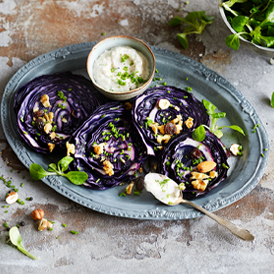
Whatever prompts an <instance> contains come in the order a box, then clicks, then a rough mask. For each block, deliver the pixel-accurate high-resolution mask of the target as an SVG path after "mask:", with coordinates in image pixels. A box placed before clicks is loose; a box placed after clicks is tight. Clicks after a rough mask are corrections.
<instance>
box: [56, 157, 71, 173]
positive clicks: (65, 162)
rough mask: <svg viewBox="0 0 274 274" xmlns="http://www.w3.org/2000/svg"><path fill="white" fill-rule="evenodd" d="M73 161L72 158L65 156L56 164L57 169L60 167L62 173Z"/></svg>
mask: <svg viewBox="0 0 274 274" xmlns="http://www.w3.org/2000/svg"><path fill="white" fill-rule="evenodd" d="M72 161H73V157H69V156H65V157H64V158H62V159H61V160H60V161H59V162H58V168H59V169H60V166H61V168H62V171H63V172H64V171H66V170H67V169H68V167H69V164H70V163H71V162H72Z"/></svg>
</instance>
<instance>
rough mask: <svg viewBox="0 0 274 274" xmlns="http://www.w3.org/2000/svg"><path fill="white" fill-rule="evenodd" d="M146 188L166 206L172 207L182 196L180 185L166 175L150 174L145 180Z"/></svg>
mask: <svg viewBox="0 0 274 274" xmlns="http://www.w3.org/2000/svg"><path fill="white" fill-rule="evenodd" d="M144 187H145V189H146V190H147V191H148V192H151V194H152V195H153V196H154V197H155V198H156V199H157V200H159V201H161V202H162V203H164V204H167V205H172V204H174V203H175V202H176V201H177V200H178V199H179V197H180V196H181V190H180V187H179V185H178V184H177V183H176V182H174V181H173V180H171V179H170V178H168V177H167V176H165V175H162V174H158V173H148V174H147V175H146V176H145V178H144Z"/></svg>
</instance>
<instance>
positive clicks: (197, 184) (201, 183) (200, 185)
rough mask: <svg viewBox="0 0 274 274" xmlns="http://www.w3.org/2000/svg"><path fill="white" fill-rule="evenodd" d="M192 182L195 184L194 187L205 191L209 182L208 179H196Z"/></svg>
mask: <svg viewBox="0 0 274 274" xmlns="http://www.w3.org/2000/svg"><path fill="white" fill-rule="evenodd" d="M191 184H192V185H193V187H194V188H195V189H197V190H201V191H204V190H205V189H206V186H207V184H208V180H204V181H203V180H195V181H192V182H191Z"/></svg>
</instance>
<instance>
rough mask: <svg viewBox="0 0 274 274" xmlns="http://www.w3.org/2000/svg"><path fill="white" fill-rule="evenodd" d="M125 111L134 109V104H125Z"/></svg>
mask: <svg viewBox="0 0 274 274" xmlns="http://www.w3.org/2000/svg"><path fill="white" fill-rule="evenodd" d="M125 109H127V110H130V109H132V104H131V103H130V102H126V103H125Z"/></svg>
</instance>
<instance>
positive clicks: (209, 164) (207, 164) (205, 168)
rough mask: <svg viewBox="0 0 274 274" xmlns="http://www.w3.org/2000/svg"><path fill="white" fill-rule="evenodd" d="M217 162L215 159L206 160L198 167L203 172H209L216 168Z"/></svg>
mask: <svg viewBox="0 0 274 274" xmlns="http://www.w3.org/2000/svg"><path fill="white" fill-rule="evenodd" d="M215 166H216V163H215V162H213V161H204V162H201V163H200V164H198V165H197V169H198V171H199V172H201V173H207V172H209V171H211V170H212V169H213V168H215Z"/></svg>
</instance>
